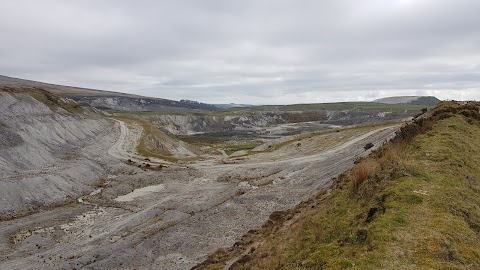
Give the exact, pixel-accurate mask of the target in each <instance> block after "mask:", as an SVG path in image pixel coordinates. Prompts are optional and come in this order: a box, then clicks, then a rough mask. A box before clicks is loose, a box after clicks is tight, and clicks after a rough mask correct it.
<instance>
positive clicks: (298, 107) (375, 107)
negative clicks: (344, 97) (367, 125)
mask: <svg viewBox="0 0 480 270" xmlns="http://www.w3.org/2000/svg"><path fill="white" fill-rule="evenodd" d="M424 107H425V105H413V104H383V103H376V102H336V103H316V104H294V105H284V106H281V105H264V106H255V107H248V108H232V109H230V111H237V112H240V111H270V110H280V111H311V110H353V109H358V110H362V111H383V110H391V111H401V110H411V111H420V110H421V109H422V108H424Z"/></svg>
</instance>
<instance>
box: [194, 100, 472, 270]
mask: <svg viewBox="0 0 480 270" xmlns="http://www.w3.org/2000/svg"><path fill="white" fill-rule="evenodd" d="M479 105H480V104H478V103H477V104H469V105H465V106H461V105H458V104H454V103H444V104H442V105H441V106H439V107H437V108H436V109H435V110H433V112H431V114H429V115H428V116H427V117H426V118H419V119H418V120H417V121H416V122H415V123H414V124H411V125H408V126H405V127H404V128H403V129H402V130H403V131H402V132H401V133H400V134H399V135H398V136H397V138H396V139H395V140H394V142H393V143H391V144H388V145H387V146H385V147H383V148H382V149H380V150H379V151H376V152H375V153H374V154H372V155H371V156H370V157H369V158H367V159H363V160H362V161H360V162H359V163H358V164H357V165H356V167H354V168H353V169H352V170H351V171H349V172H348V173H346V174H344V175H343V176H341V177H340V178H339V180H337V182H336V183H335V185H334V186H332V187H331V188H330V189H328V190H325V191H323V192H321V193H319V194H317V195H316V196H315V197H312V198H311V199H309V200H308V201H305V202H304V203H302V204H301V205H299V206H298V207H297V208H295V209H293V210H290V211H284V212H277V213H274V214H272V215H271V216H270V220H269V221H268V222H267V223H266V224H265V225H264V226H263V227H262V228H261V229H260V230H258V231H252V232H250V233H249V234H247V235H245V236H244V238H243V239H242V241H240V242H238V243H237V244H236V245H235V246H234V247H232V248H231V249H228V250H223V249H220V250H217V252H215V253H214V254H212V255H211V256H210V257H209V260H208V261H206V262H205V263H204V264H203V265H200V266H199V267H198V268H199V269H223V268H224V267H225V266H226V267H227V268H230V269H478V268H480V259H479V258H480V244H479V243H480V230H479V228H480V170H479V169H478V168H479V167H480V156H479V155H478V153H479V152H480V140H479V137H478V134H479V133H480V112H479Z"/></svg>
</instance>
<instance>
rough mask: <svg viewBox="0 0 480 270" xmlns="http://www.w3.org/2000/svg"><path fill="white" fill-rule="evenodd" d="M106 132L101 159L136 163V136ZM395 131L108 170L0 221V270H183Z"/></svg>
mask: <svg viewBox="0 0 480 270" xmlns="http://www.w3.org/2000/svg"><path fill="white" fill-rule="evenodd" d="M115 126H116V128H115V129H112V133H113V134H112V135H116V137H117V138H118V139H117V140H116V142H113V143H111V144H110V146H109V148H108V147H107V148H108V151H105V152H106V153H108V154H109V155H110V156H111V159H114V160H115V159H117V160H122V161H125V160H126V159H132V160H134V161H137V162H142V161H145V159H144V157H142V156H139V155H138V154H135V153H133V149H134V148H135V143H136V141H137V140H138V138H140V135H139V134H141V132H142V131H141V130H138V129H136V130H135V129H130V127H129V126H128V125H127V124H126V123H123V122H121V121H118V122H117V123H115ZM397 129H398V125H393V126H383V127H370V128H358V129H346V130H341V131H339V132H329V133H325V134H322V135H315V136H311V137H305V138H302V139H299V140H298V141H295V142H292V143H290V144H287V145H285V146H284V147H282V148H280V149H278V150H275V151H272V152H259V153H257V154H254V155H248V156H241V157H237V158H229V159H225V157H224V156H222V155H219V156H217V157H210V158H207V159H205V160H201V161H195V162H191V163H185V164H181V165H174V164H168V162H165V161H162V160H154V159H152V160H151V161H148V163H149V164H152V166H156V165H158V164H166V165H169V166H168V167H166V168H164V169H162V170H161V171H144V170H141V169H139V168H137V167H135V166H129V165H117V166H116V167H115V168H116V169H115V170H113V169H112V170H110V172H109V173H108V174H107V175H106V177H105V179H104V181H103V182H102V183H100V184H99V185H98V187H97V189H96V190H95V191H93V192H92V193H90V195H86V196H83V197H81V198H80V199H78V202H77V203H72V204H67V205H64V206H61V207H56V208H54V209H52V210H48V211H43V212H41V213H36V214H32V215H28V216H25V217H19V218H16V219H13V220H10V221H3V222H0V231H1V232H2V234H1V235H0V269H190V268H191V267H193V266H195V265H196V264H197V263H199V262H201V261H202V260H204V259H205V258H206V256H207V255H208V254H209V253H211V252H213V251H214V250H216V249H217V248H220V247H228V246H231V245H233V244H234V243H235V242H236V241H238V239H239V238H240V237H241V236H242V235H243V234H245V233H246V232H247V231H249V230H251V229H256V228H258V227H260V226H261V225H262V224H263V223H264V222H265V221H266V220H267V219H268V217H269V215H270V214H271V213H272V212H273V211H277V210H284V209H287V208H292V207H294V206H295V205H296V204H298V203H299V202H300V201H302V200H304V199H306V198H308V197H309V196H311V195H313V194H314V193H316V192H318V191H319V190H320V189H321V188H322V187H324V186H325V185H327V184H328V183H329V182H330V181H331V179H332V178H333V177H336V176H337V175H338V174H340V173H342V172H344V171H345V170H347V169H349V168H350V167H351V166H352V165H353V161H354V160H355V159H356V158H358V157H360V156H362V155H366V154H367V153H368V151H365V150H364V148H363V147H364V146H365V144H366V143H368V142H373V143H374V144H375V146H379V145H381V144H382V143H383V142H385V141H386V140H388V139H390V138H392V137H393V135H394V133H395V131H396V130H397ZM118 164H120V163H118ZM150 186H152V187H150ZM140 188H143V189H142V190H137V191H135V192H136V193H135V194H130V196H128V195H127V194H129V193H130V192H132V191H133V189H140ZM122 195H127V197H121V198H122V199H117V200H115V199H116V198H117V197H119V196H122ZM125 198H126V199H125Z"/></svg>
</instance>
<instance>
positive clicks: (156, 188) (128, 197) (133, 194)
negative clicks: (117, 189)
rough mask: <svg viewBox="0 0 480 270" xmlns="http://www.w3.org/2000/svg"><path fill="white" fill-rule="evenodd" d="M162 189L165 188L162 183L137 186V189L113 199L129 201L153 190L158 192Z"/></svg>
mask: <svg viewBox="0 0 480 270" xmlns="http://www.w3.org/2000/svg"><path fill="white" fill-rule="evenodd" d="M164 189H165V185H164V184H160V185H154V186H146V187H143V188H137V189H135V190H133V191H132V192H130V193H128V194H125V195H122V196H118V197H117V198H115V201H117V202H130V201H132V200H133V199H135V198H137V197H142V196H145V195H148V194H151V193H154V192H159V191H162V190H164Z"/></svg>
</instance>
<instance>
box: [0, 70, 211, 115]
mask: <svg viewBox="0 0 480 270" xmlns="http://www.w3.org/2000/svg"><path fill="white" fill-rule="evenodd" d="M1 86H7V87H32V88H40V89H44V90H47V91H49V92H51V93H54V94H57V95H59V96H63V97H67V98H70V99H72V100H74V101H76V102H77V103H78V104H80V105H82V106H91V107H95V108H98V109H104V110H127V111H157V112H160V111H185V110H218V109H217V108H216V107H214V106H212V105H210V104H205V103H201V102H197V101H192V100H180V101H176V100H170V99H164V98H153V97H145V96H140V95H134V94H126V93H120V92H113V91H104V90H96V89H89V88H81V87H73V86H64V85H57V84H51V83H43V82H37V81H31V80H24V79H18V78H13V77H8V76H3V75H0V87H1Z"/></svg>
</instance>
